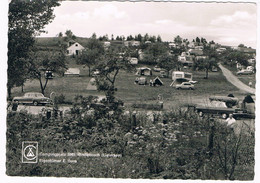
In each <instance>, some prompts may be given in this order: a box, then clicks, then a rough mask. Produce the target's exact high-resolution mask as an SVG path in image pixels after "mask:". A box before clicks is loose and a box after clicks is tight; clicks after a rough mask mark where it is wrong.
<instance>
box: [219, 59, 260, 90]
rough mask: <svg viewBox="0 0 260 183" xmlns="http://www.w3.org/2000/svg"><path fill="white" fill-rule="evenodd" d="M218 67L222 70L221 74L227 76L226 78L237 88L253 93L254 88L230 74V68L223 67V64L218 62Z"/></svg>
mask: <svg viewBox="0 0 260 183" xmlns="http://www.w3.org/2000/svg"><path fill="white" fill-rule="evenodd" d="M218 65H219V68H220V69H221V70H222V72H223V75H224V76H225V77H226V78H227V80H228V81H229V82H230V83H231V84H233V85H234V86H236V87H237V88H239V89H240V90H243V91H245V92H247V93H250V94H255V88H251V87H249V86H247V85H246V84H244V83H242V82H241V81H240V80H239V79H238V78H237V77H236V76H234V75H233V74H232V72H231V71H230V70H228V69H227V68H225V67H224V66H223V65H221V64H220V63H219V64H218Z"/></svg>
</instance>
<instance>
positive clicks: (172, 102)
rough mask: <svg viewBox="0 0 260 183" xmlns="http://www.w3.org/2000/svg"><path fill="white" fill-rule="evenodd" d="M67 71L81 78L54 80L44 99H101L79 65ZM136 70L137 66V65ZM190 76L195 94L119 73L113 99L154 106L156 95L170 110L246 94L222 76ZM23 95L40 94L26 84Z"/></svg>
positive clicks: (18, 93)
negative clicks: (52, 95) (211, 98)
mask: <svg viewBox="0 0 260 183" xmlns="http://www.w3.org/2000/svg"><path fill="white" fill-rule="evenodd" d="M69 67H78V68H80V77H77V76H73V77H72V76H70V77H66V76H65V77H61V76H56V77H55V78H54V79H52V80H49V82H48V85H47V88H46V91H45V96H50V93H51V92H55V94H56V96H59V95H61V94H62V95H64V96H65V100H66V101H69V102H73V99H74V97H75V96H76V95H82V96H89V95H104V93H103V92H99V91H93V90H87V86H88V83H89V81H90V79H91V78H92V77H88V68H87V67H85V68H84V67H83V66H80V65H75V64H72V65H69ZM138 67H139V65H138ZM189 72H192V73H193V80H194V81H198V82H197V83H196V84H195V90H192V91H189V90H177V89H175V87H171V86H170V84H171V82H172V80H171V78H161V80H162V81H163V86H157V87H151V86H149V85H145V86H143V85H138V84H134V80H135V78H136V77H137V76H136V75H135V72H126V71H120V73H119V76H118V78H117V80H116V84H115V87H116V88H117V92H116V96H117V97H118V98H120V99H121V100H123V101H124V103H125V106H130V105H132V104H134V103H136V102H139V103H140V102H144V103H155V102H156V101H157V97H158V95H159V94H160V95H162V97H163V101H164V106H165V108H168V109H169V108H172V107H174V106H176V105H179V104H183V103H197V104H203V103H205V102H206V101H207V99H208V97H209V96H212V95H228V94H230V93H232V94H233V95H235V96H236V97H238V98H242V97H243V96H244V95H245V93H243V92H242V91H240V90H239V89H237V88H236V87H235V86H233V85H231V84H230V83H229V82H228V81H227V80H226V78H225V77H224V76H223V74H222V72H221V71H219V72H211V73H210V74H209V79H203V77H204V75H205V72H202V71H189ZM157 75H159V73H158V72H153V75H152V76H147V80H148V81H149V80H150V78H151V79H154V78H155V77H156V76H157ZM24 92H40V86H39V81H38V80H28V81H27V82H26V83H25V85H24ZM21 95H23V93H22V92H21V87H16V88H14V89H13V96H21Z"/></svg>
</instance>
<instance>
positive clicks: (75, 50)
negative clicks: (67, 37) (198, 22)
mask: <svg viewBox="0 0 260 183" xmlns="http://www.w3.org/2000/svg"><path fill="white" fill-rule="evenodd" d="M70 44H71V43H70ZM84 49H85V48H84V47H83V46H82V45H80V44H79V43H77V42H74V43H73V44H71V45H70V46H69V47H68V48H67V55H79V54H80V53H81V52H82V50H84Z"/></svg>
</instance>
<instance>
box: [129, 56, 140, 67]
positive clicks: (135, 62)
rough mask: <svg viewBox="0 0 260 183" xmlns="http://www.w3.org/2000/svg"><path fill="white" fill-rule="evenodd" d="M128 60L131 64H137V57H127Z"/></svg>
mask: <svg viewBox="0 0 260 183" xmlns="http://www.w3.org/2000/svg"><path fill="white" fill-rule="evenodd" d="M129 62H130V64H132V65H136V64H138V59H137V58H135V57H132V58H129Z"/></svg>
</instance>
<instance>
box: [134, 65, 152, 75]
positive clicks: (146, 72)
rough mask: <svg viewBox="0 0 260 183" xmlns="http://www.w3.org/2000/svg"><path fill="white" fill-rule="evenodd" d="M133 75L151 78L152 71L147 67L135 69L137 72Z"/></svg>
mask: <svg viewBox="0 0 260 183" xmlns="http://www.w3.org/2000/svg"><path fill="white" fill-rule="evenodd" d="M135 75H139V76H151V75H152V69H150V68H149V67H140V68H137V72H136V74H135Z"/></svg>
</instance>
